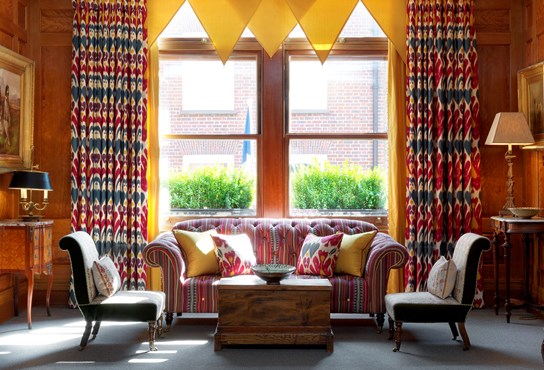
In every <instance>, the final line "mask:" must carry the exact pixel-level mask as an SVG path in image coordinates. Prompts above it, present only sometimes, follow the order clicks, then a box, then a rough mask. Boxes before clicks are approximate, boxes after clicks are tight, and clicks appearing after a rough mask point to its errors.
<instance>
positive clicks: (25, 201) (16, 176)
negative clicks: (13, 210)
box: [9, 171, 53, 222]
mask: <svg viewBox="0 0 544 370" xmlns="http://www.w3.org/2000/svg"><path fill="white" fill-rule="evenodd" d="M9 188H10V189H19V190H20V191H21V199H20V201H19V203H20V204H21V206H22V207H23V209H24V210H25V211H28V215H23V216H21V218H22V220H23V221H26V222H28V221H38V220H39V219H40V217H42V216H41V215H35V214H34V213H33V211H34V210H38V211H43V210H44V209H45V207H47V204H48V197H47V192H48V191H52V190H53V188H52V187H51V181H49V174H48V173H47V172H41V171H15V172H14V173H13V177H12V178H11V182H10V183H9ZM33 190H40V191H43V202H42V204H40V203H35V202H33V201H32V191H33Z"/></svg>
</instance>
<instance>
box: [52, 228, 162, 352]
mask: <svg viewBox="0 0 544 370" xmlns="http://www.w3.org/2000/svg"><path fill="white" fill-rule="evenodd" d="M59 247H60V249H62V250H65V251H67V252H68V253H69V256H70V264H71V267H72V278H73V283H74V290H75V298H76V301H77V302H76V303H77V307H78V308H79V310H80V311H81V314H82V315H83V318H84V319H85V322H86V324H85V331H84V333H83V337H82V338H81V343H80V350H82V349H84V348H85V346H86V345H87V342H88V339H89V336H90V334H91V328H92V335H93V336H92V338H91V340H93V339H95V337H96V335H97V334H98V330H99V329H100V324H101V322H102V321H125V322H126V321H140V322H147V323H148V326H149V329H148V330H149V349H150V350H152V351H155V350H157V348H156V347H155V337H156V333H157V332H158V333H159V335H160V334H161V332H162V316H163V311H164V301H165V295H164V293H163V292H154V291H141V290H133V291H122V290H120V291H117V292H115V293H114V294H113V295H111V296H110V297H106V296H104V295H100V294H98V292H97V289H96V287H95V283H94V280H93V276H92V267H93V264H94V262H95V261H98V252H97V250H96V246H95V243H94V241H93V239H92V238H91V236H90V235H89V234H87V233H86V232H83V231H76V232H74V233H71V234H69V235H66V236H64V237H62V238H61V239H60V241H59ZM93 322H94V326H93Z"/></svg>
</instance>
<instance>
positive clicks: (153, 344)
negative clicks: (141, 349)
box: [149, 320, 158, 351]
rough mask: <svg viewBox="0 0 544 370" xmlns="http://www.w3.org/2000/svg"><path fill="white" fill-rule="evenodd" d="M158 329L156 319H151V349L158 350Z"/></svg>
mask: <svg viewBox="0 0 544 370" xmlns="http://www.w3.org/2000/svg"><path fill="white" fill-rule="evenodd" d="M156 331H157V324H156V322H155V320H151V321H149V350H150V351H157V350H158V348H157V347H156V346H155V332H156Z"/></svg>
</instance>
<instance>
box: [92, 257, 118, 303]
mask: <svg viewBox="0 0 544 370" xmlns="http://www.w3.org/2000/svg"><path fill="white" fill-rule="evenodd" d="M92 274H93V280H94V285H95V286H96V289H97V290H98V293H100V294H102V295H103V296H106V297H111V296H112V295H114V294H115V293H116V292H117V291H118V290H119V289H120V288H121V277H120V276H119V271H117V268H116V267H115V264H114V263H113V261H112V260H111V258H110V257H109V256H104V257H102V258H101V259H99V260H98V261H94V262H93V267H92Z"/></svg>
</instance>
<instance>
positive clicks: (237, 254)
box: [212, 234, 256, 277]
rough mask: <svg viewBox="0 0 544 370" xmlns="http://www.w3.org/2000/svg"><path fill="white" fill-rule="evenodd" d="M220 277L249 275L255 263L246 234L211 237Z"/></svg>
mask: <svg viewBox="0 0 544 370" xmlns="http://www.w3.org/2000/svg"><path fill="white" fill-rule="evenodd" d="M212 240H213V242H214V244H215V255H216V257H217V263H218V264H219V271H220V272H221V276H223V277H227V276H235V275H249V274H251V273H252V271H251V266H253V265H254V264H255V263H256V258H255V254H254V253H253V247H252V245H251V241H250V240H249V237H248V236H247V235H246V234H234V235H222V234H217V235H212Z"/></svg>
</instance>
